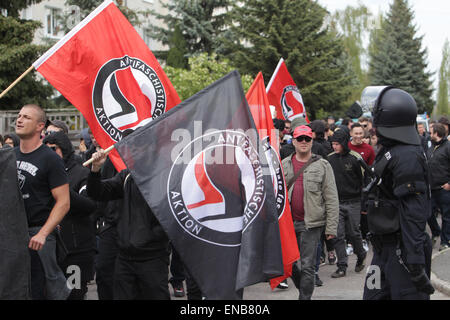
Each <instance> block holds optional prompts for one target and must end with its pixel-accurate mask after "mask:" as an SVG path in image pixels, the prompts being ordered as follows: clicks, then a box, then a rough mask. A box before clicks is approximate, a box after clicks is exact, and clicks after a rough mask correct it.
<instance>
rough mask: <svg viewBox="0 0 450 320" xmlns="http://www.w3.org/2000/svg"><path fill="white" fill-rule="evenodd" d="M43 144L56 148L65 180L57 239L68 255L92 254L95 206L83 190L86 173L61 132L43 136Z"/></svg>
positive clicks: (93, 247) (93, 251)
mask: <svg viewBox="0 0 450 320" xmlns="http://www.w3.org/2000/svg"><path fill="white" fill-rule="evenodd" d="M43 142H44V143H51V144H56V145H57V146H59V147H60V149H61V151H62V154H63V160H64V165H65V168H66V172H67V175H68V178H69V190H70V210H69V212H68V213H67V214H66V215H65V217H64V219H63V220H62V221H61V223H60V226H61V236H62V239H63V241H64V244H65V245H66V247H67V250H68V251H69V254H76V253H82V252H83V253H86V252H90V253H92V254H94V253H95V250H96V241H95V225H94V220H93V216H94V213H95V212H96V209H97V206H96V203H95V201H93V200H92V199H89V198H88V196H87V191H86V184H87V178H88V176H89V170H88V169H87V168H85V167H83V166H82V165H81V164H80V161H79V157H78V156H76V155H75V152H74V149H73V145H72V143H71V142H70V139H69V137H68V136H67V135H66V134H65V133H64V132H54V133H52V134H50V135H48V136H46V137H45V139H44V141H43Z"/></svg>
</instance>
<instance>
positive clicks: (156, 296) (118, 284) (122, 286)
mask: <svg viewBox="0 0 450 320" xmlns="http://www.w3.org/2000/svg"><path fill="white" fill-rule="evenodd" d="M168 277H169V256H168V255H167V256H164V257H159V258H155V259H151V260H144V261H131V260H126V259H124V258H122V257H121V256H120V255H119V256H118V257H117V260H116V267H115V279H114V300H170V293H169V285H168V281H167V279H168Z"/></svg>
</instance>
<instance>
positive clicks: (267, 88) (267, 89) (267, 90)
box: [266, 58, 284, 92]
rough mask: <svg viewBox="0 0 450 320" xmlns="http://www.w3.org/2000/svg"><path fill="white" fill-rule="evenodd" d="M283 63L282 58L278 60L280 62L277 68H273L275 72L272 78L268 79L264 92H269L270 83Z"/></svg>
mask: <svg viewBox="0 0 450 320" xmlns="http://www.w3.org/2000/svg"><path fill="white" fill-rule="evenodd" d="M283 61H284V59H283V58H280V61H278V64H277V67H276V68H275V71H274V72H273V74H272V78H270V80H269V83H268V84H267V87H266V92H269V90H270V87H271V86H272V82H273V80H274V79H275V76H276V75H277V73H278V69H280V67H281V64H282V63H283Z"/></svg>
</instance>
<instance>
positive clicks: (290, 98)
mask: <svg viewBox="0 0 450 320" xmlns="http://www.w3.org/2000/svg"><path fill="white" fill-rule="evenodd" d="M280 104H281V107H282V110H283V116H284V118H285V119H290V118H292V117H293V116H294V115H295V116H296V117H298V116H302V117H306V113H305V107H304V106H303V99H302V95H301V94H300V91H299V90H298V88H297V86H291V85H289V86H286V87H285V88H284V89H283V94H282V95H281V100H280Z"/></svg>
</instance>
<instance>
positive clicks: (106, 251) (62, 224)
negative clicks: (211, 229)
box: [0, 104, 450, 300]
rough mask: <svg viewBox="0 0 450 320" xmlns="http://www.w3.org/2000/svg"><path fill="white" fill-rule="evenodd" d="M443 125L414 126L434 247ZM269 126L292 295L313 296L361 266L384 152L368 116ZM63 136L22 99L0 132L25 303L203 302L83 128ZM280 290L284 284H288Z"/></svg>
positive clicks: (448, 146)
mask: <svg viewBox="0 0 450 320" xmlns="http://www.w3.org/2000/svg"><path fill="white" fill-rule="evenodd" d="M449 125H450V122H449V120H448V119H447V118H446V117H442V118H440V119H439V121H431V122H430V126H429V129H430V131H429V132H428V131H427V128H426V127H425V126H424V125H423V124H422V125H418V126H417V131H418V133H419V136H420V139H421V146H422V148H423V152H424V153H425V154H426V159H427V161H428V166H429V169H430V170H429V171H430V175H429V176H430V181H429V184H430V185H431V200H432V203H433V206H432V214H431V216H430V218H429V219H428V225H429V228H430V230H431V237H432V239H433V245H434V244H435V243H436V242H437V241H438V240H440V248H439V250H444V249H446V248H448V247H449V245H450V209H449V207H450V196H449V195H450V192H449V191H450V185H449V173H450V142H449V140H450V136H449ZM274 126H275V128H276V129H278V131H279V135H280V141H281V144H280V157H281V159H282V166H283V171H284V175H285V180H286V185H287V187H288V194H289V201H290V204H291V212H292V218H293V220H294V228H295V233H296V235H297V242H298V247H299V250H300V252H301V259H300V260H299V261H298V262H297V263H296V264H295V265H294V267H293V274H292V279H293V282H294V284H295V286H296V287H297V288H298V290H299V299H311V296H312V294H313V291H314V287H315V286H321V285H323V283H322V281H321V279H320V278H319V276H318V269H319V266H320V265H321V264H324V263H326V262H327V263H329V264H336V266H337V268H336V271H335V272H334V273H332V274H331V275H330V276H331V277H333V278H342V277H345V276H346V273H347V269H348V267H349V266H348V256H349V255H350V254H353V253H354V254H356V256H357V262H356V265H355V266H354V270H355V272H361V271H363V270H364V268H365V265H366V256H367V252H368V250H369V226H368V219H367V207H366V202H365V201H364V188H365V186H366V185H367V184H368V183H369V182H370V179H371V170H370V166H371V165H372V164H373V163H374V161H375V158H376V156H377V154H378V153H379V151H380V148H381V147H380V144H379V143H378V142H379V141H378V139H379V136H378V135H377V132H376V129H375V128H374V127H373V123H372V119H371V118H366V117H361V118H359V119H357V121H354V120H352V119H350V118H346V119H341V120H340V121H339V124H337V123H336V121H335V118H334V117H333V116H329V117H327V118H326V119H323V120H314V121H312V122H311V123H307V122H306V120H305V119H304V118H295V119H293V120H292V121H289V120H281V119H274ZM132 132H133V131H132V130H126V131H125V132H124V133H123V136H127V135H128V134H131V133H132ZM68 134H69V128H68V127H67V124H66V123H64V122H63V121H59V120H52V121H49V120H48V119H47V118H46V115H45V112H44V111H43V110H42V109H41V108H40V107H39V106H37V105H33V104H31V105H25V106H24V107H23V108H22V109H21V110H20V112H19V113H18V117H17V121H16V130H15V133H8V134H5V135H4V136H3V137H2V136H0V147H3V148H15V149H14V150H15V153H16V158H17V169H18V180H19V185H20V187H21V192H22V195H23V198H24V203H25V210H26V215H27V221H28V227H29V230H28V231H29V235H30V243H29V249H30V250H29V251H30V257H31V298H32V299H74V300H81V299H85V297H86V293H87V290H88V286H87V285H88V283H89V282H90V281H93V280H94V279H95V282H96V285H97V292H98V297H99V299H100V300H110V299H170V291H169V286H168V284H171V286H172V288H173V293H174V295H175V296H176V297H183V296H184V295H185V294H187V298H188V299H202V298H204V297H203V296H202V293H201V291H200V289H199V288H198V286H197V285H196V283H195V281H194V280H193V279H192V278H191V277H190V275H189V273H188V272H187V270H186V269H185V268H184V266H183V262H182V261H181V259H180V257H179V255H178V254H177V252H176V251H175V250H174V248H173V247H172V246H171V244H170V241H169V239H168V237H167V235H166V234H165V232H164V230H163V229H162V227H161V226H160V224H159V222H158V220H157V219H156V217H155V216H154V215H153V213H152V211H151V209H150V208H149V207H148V205H147V204H146V202H145V200H144V199H143V197H142V195H141V193H140V192H139V190H138V188H137V186H136V184H135V183H134V181H133V178H132V177H131V175H130V174H129V172H128V171H127V170H124V171H121V172H117V171H116V170H115V168H114V166H113V164H112V162H111V161H110V160H109V158H108V156H107V154H106V153H105V152H104V151H103V150H102V149H101V148H100V146H99V145H98V143H97V141H96V140H95V137H94V136H93V135H92V132H91V131H90V130H89V129H88V130H83V132H81V134H80V144H79V146H77V148H75V147H74V146H73V144H72V142H71V140H70V139H69V136H68ZM91 158H92V159H93V162H92V164H91V165H90V166H89V167H84V166H83V165H82V164H83V163H84V162H85V161H86V160H89V159H91ZM439 214H440V215H441V216H442V224H441V225H439V223H438V219H437V217H438V215H439ZM71 266H77V267H78V268H79V270H80V275H81V279H80V284H79V285H78V286H75V287H73V288H69V287H68V286H67V281H66V279H68V278H69V277H70V276H71V275H72V272H73V270H72V269H71ZM169 267H170V274H171V278H170V279H169ZM184 281H185V282H186V293H185V289H184V285H183V282H184ZM278 288H280V289H286V288H288V284H287V281H284V282H282V283H280V284H279V286H278Z"/></svg>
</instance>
